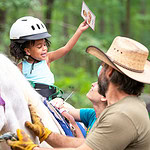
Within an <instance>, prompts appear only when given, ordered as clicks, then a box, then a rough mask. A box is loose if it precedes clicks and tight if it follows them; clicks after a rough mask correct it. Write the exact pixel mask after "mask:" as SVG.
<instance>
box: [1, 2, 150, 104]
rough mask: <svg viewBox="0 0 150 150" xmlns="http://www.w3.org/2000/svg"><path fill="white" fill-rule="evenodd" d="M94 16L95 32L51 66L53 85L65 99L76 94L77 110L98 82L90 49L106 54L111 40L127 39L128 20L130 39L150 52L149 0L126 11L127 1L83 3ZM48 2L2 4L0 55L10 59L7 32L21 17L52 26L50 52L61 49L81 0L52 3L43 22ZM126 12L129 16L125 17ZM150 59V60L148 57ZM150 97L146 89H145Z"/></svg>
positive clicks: (75, 20)
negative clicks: (94, 83)
mask: <svg viewBox="0 0 150 150" xmlns="http://www.w3.org/2000/svg"><path fill="white" fill-rule="evenodd" d="M84 1H85V3H86V4H87V5H88V7H89V8H90V9H91V10H92V12H93V13H94V14H95V15H96V24H95V25H96V26H95V31H93V30H92V29H91V28H89V29H88V30H86V31H85V32H84V33H83V34H82V36H81V37H80V39H79V40H78V42H77V44H76V45H75V47H74V48H73V49H72V50H71V52H70V53H69V54H67V55H66V56H65V57H63V58H61V59H60V60H58V61H56V62H54V63H52V64H51V70H52V72H54V74H55V80H56V85H57V86H59V87H60V88H62V89H63V90H64V91H65V93H66V95H65V96H67V95H68V94H70V93H71V92H72V91H75V92H74V94H73V96H72V99H69V100H68V101H69V102H71V103H72V104H73V105H74V106H76V107H85V106H91V103H90V102H89V100H88V99H87V98H86V93H87V92H88V90H89V89H90V86H91V83H92V82H94V81H96V80H97V76H96V71H97V69H98V67H99V64H100V60H98V59H97V58H95V57H93V56H91V55H89V54H87V53H86V52H85V50H86V48H87V47H88V46H89V45H94V46H97V47H99V48H100V49H102V50H103V51H107V49H108V48H109V46H110V44H111V42H112V40H113V39H114V37H116V36H118V35H121V36H126V27H127V19H129V35H128V36H129V37H131V38H133V39H135V40H137V41H139V42H141V43H142V44H144V45H145V46H146V47H147V48H148V49H150V15H149V14H150V5H149V0H130V3H129V5H130V8H129V10H127V7H126V6H127V0H112V1H109V0H95V1H94V2H93V1H91V0H84ZM46 2H47V0H43V1H41V0H1V1H0V11H2V12H4V14H5V16H3V17H5V18H4V20H3V21H4V22H3V21H1V20H0V28H1V25H2V26H3V28H4V30H3V31H1V34H0V37H1V41H0V52H4V53H6V54H8V55H9V47H8V45H9V42H10V41H9V30H10V27H11V25H12V24H13V23H14V21H15V20H16V19H18V18H20V17H22V16H29V15H31V16H35V17H38V18H40V19H41V20H43V22H47V23H50V24H51V29H50V30H49V32H50V34H51V35H52V37H51V38H50V40H51V47H50V51H52V50H56V49H58V48H60V47H62V46H64V45H65V44H66V43H67V41H68V40H69V39H70V38H71V37H72V35H73V34H74V32H75V31H76V29H77V27H78V26H79V24H80V23H81V22H82V21H83V18H82V17H81V16H80V13H81V7H82V1H81V0H54V3H53V5H52V6H51V9H52V17H51V18H50V19H47V18H45V17H44V16H45V12H46V11H49V10H47V7H48V6H47V5H46ZM127 11H129V15H130V16H127ZM0 15H1V14H0ZM0 18H1V17H0ZM149 57H150V56H149ZM144 92H145V93H150V88H149V86H146V87H145V89H144Z"/></svg>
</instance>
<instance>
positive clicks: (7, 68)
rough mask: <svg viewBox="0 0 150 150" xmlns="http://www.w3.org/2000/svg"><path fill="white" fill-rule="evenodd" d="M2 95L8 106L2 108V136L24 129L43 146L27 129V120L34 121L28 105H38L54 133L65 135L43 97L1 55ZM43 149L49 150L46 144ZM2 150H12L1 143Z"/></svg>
mask: <svg viewBox="0 0 150 150" xmlns="http://www.w3.org/2000/svg"><path fill="white" fill-rule="evenodd" d="M0 96H1V97H2V99H3V100H4V101H5V107H4V106H3V105H0V135H1V134H4V133H6V132H13V133H16V129H18V128H20V129H23V130H25V132H27V133H28V134H29V135H30V137H31V139H32V140H33V141H34V142H35V143H37V144H40V143H39V140H38V138H36V137H35V136H34V135H33V134H31V132H30V131H29V130H28V129H27V128H25V126H24V123H25V121H31V117H30V112H29V109H28V104H30V103H32V105H33V106H35V108H36V111H37V114H38V115H39V116H40V118H42V122H43V123H44V125H45V126H46V127H48V128H49V129H51V130H52V131H53V132H57V133H60V134H64V131H63V130H62V128H61V127H60V125H59V124H58V122H57V121H56V120H55V118H54V117H53V116H52V114H51V113H50V112H49V110H48V109H47V107H46V106H45V105H44V104H43V102H42V97H41V96H40V95H39V94H38V93H37V92H36V91H35V90H34V89H33V88H32V87H31V85H30V84H29V82H28V81H27V80H26V79H25V77H24V76H23V75H22V73H21V72H20V70H19V69H18V68H17V66H16V65H15V64H14V63H13V62H12V61H10V59H8V58H7V57H6V56H5V55H3V54H0ZM42 146H43V147H49V145H48V144H46V143H42ZM0 150H10V147H9V146H7V144H6V142H1V143H0Z"/></svg>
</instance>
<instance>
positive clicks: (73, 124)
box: [61, 110, 84, 138]
mask: <svg viewBox="0 0 150 150" xmlns="http://www.w3.org/2000/svg"><path fill="white" fill-rule="evenodd" d="M61 114H62V115H63V116H64V117H65V118H66V119H67V120H68V121H69V124H70V125H71V129H72V131H73V134H74V136H75V137H78V138H84V136H83V134H82V132H81V130H80V128H79V127H78V125H77V123H76V121H75V119H74V117H73V116H72V115H70V114H69V113H68V112H67V111H66V110H64V111H63V112H61Z"/></svg>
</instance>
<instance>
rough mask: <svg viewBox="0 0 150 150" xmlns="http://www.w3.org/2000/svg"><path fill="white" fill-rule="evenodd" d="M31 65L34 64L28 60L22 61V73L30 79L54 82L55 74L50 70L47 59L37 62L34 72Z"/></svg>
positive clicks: (39, 81) (48, 82) (40, 81)
mask: <svg viewBox="0 0 150 150" xmlns="http://www.w3.org/2000/svg"><path fill="white" fill-rule="evenodd" d="M31 66H32V64H31V63H28V62H27V61H26V60H24V61H22V73H23V75H24V76H25V77H26V78H27V80H28V81H32V82H33V83H41V84H46V85H53V84H54V75H53V73H52V72H51V71H50V68H49V67H48V65H47V63H46V61H45V60H42V61H40V62H38V63H35V64H34V69H33V70H32V73H30V71H31Z"/></svg>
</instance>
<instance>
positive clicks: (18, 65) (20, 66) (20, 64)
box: [17, 61, 22, 71]
mask: <svg viewBox="0 0 150 150" xmlns="http://www.w3.org/2000/svg"><path fill="white" fill-rule="evenodd" d="M17 67H18V68H19V69H20V70H21V71H22V61H21V62H19V63H18V64H17Z"/></svg>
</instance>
